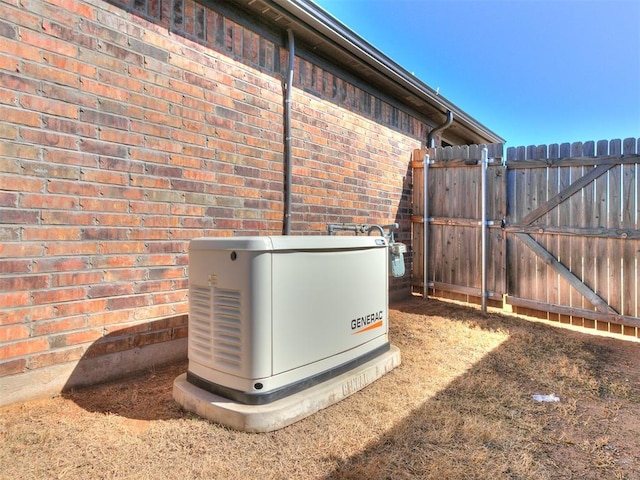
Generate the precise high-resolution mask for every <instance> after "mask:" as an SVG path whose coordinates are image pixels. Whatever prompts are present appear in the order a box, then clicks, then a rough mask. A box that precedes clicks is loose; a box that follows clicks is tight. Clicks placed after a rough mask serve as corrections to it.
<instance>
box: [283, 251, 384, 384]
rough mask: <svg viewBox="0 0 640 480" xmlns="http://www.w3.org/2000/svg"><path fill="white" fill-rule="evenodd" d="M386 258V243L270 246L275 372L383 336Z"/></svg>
mask: <svg viewBox="0 0 640 480" xmlns="http://www.w3.org/2000/svg"><path fill="white" fill-rule="evenodd" d="M387 262H388V251H387V248H386V247H382V248H366V249H354V250H333V251H330V250H329V251H328V250H315V251H313V250H309V251H288V252H287V251H279V252H274V255H273V280H272V289H273V300H272V305H273V320H272V321H273V372H274V375H277V374H280V373H283V372H286V371H289V370H292V369H295V368H298V367H301V366H304V365H309V364H312V363H314V362H317V361H319V360H323V359H327V358H330V357H332V356H335V355H337V354H341V353H344V352H348V351H349V350H352V349H355V348H356V347H359V346H362V345H364V344H367V343H371V344H372V348H375V347H376V346H378V345H379V344H380V341H379V340H380V338H381V337H385V338H386V337H388V331H389V328H388V300H387V298H388V276H387V265H388V264H387ZM358 351H359V352H362V349H361V348H360V349H359V350H358ZM342 359H344V355H342ZM324 365H325V366H326V362H324Z"/></svg>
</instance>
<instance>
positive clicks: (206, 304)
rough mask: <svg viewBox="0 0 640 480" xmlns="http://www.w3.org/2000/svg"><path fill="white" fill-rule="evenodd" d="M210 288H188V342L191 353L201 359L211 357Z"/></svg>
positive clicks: (209, 359)
mask: <svg viewBox="0 0 640 480" xmlns="http://www.w3.org/2000/svg"><path fill="white" fill-rule="evenodd" d="M212 310H213V308H212V298H211V289H210V288H208V287H198V286H195V285H192V286H191V289H190V290H189V343H190V346H191V353H192V354H193V355H194V356H195V357H198V358H200V359H201V360H207V361H211V360H212V359H213V322H212V315H211V313H212Z"/></svg>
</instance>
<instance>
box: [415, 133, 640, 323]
mask: <svg viewBox="0 0 640 480" xmlns="http://www.w3.org/2000/svg"><path fill="white" fill-rule="evenodd" d="M483 148H485V149H486V150H485V154H484V155H485V158H486V159H488V160H486V161H483ZM639 165H640V139H635V138H629V139H625V140H624V141H621V140H612V141H600V142H597V143H596V142H585V143H573V144H561V145H549V146H548V147H547V146H539V147H528V148H525V147H519V148H509V149H507V154H506V157H505V156H503V147H502V145H487V146H483V145H480V146H478V145H472V146H462V147H446V148H436V149H426V150H416V151H415V152H414V157H413V162H412V166H413V182H414V188H413V216H412V223H413V233H412V235H413V248H414V256H413V274H412V286H413V289H414V291H415V292H420V293H422V294H423V295H429V294H430V295H435V296H449V297H451V296H453V298H461V299H466V300H469V299H470V297H475V298H477V299H481V301H482V302H483V303H484V302H489V303H490V304H492V305H494V306H498V305H500V306H503V307H505V308H509V309H510V308H513V307H515V308H516V309H517V310H518V311H521V312H525V313H529V312H530V311H535V312H537V314H540V312H544V316H545V317H546V318H551V319H556V320H560V321H565V322H571V323H578V324H581V325H585V326H597V327H598V328H601V325H600V324H602V325H605V326H606V328H609V327H610V326H611V325H615V327H613V328H612V330H613V331H618V332H624V333H630V334H634V335H636V334H637V333H638V330H637V329H638V327H640V318H639V317H640V305H639V302H640V298H639V290H640V279H639V276H640V273H639V271H640V266H639V265H638V259H639V257H640V253H639V251H640V223H639V222H640V166H639ZM483 170H484V172H483ZM425 180H426V182H425ZM483 184H485V185H486V188H485V189H484V190H483V188H482V186H483ZM425 187H426V188H425ZM483 192H485V193H484V194H483ZM483 206H484V208H483ZM483 226H484V229H483ZM483 230H484V233H483ZM483 246H484V248H483ZM483 258H484V268H483ZM599 322H600V324H599Z"/></svg>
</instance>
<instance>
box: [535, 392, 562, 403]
mask: <svg viewBox="0 0 640 480" xmlns="http://www.w3.org/2000/svg"><path fill="white" fill-rule="evenodd" d="M531 398H533V399H534V400H535V401H536V402H559V401H560V398H559V397H556V396H555V394H553V393H552V394H551V395H531Z"/></svg>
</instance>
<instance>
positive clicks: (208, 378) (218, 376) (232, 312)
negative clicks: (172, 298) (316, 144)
mask: <svg viewBox="0 0 640 480" xmlns="http://www.w3.org/2000/svg"><path fill="white" fill-rule="evenodd" d="M388 262H389V249H388V243H387V239H386V238H384V237H381V236H262V237H232V238H218V237H216V238H198V239H194V240H192V241H191V242H190V247H189V337H188V345H189V346H188V356H189V366H188V371H187V382H188V383H190V384H193V385H195V386H197V387H199V388H201V389H203V390H206V391H209V392H211V393H214V394H216V395H219V396H221V397H225V398H228V399H231V400H233V401H235V402H240V403H242V404H247V405H263V404H268V403H270V402H273V401H275V400H278V399H281V398H283V397H286V396H288V395H291V394H294V393H297V392H300V391H302V390H305V389H307V388H309V387H312V386H314V385H317V384H319V383H321V382H324V381H325V380H328V379H330V378H333V377H335V376H338V375H341V374H342V373H344V372H347V371H349V370H350V369H353V368H355V367H357V366H358V365H361V364H363V363H365V362H368V361H369V360H371V359H373V358H375V357H377V356H378V355H381V354H382V353H383V352H386V351H387V350H389V339H388V270H389V263H388Z"/></svg>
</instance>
